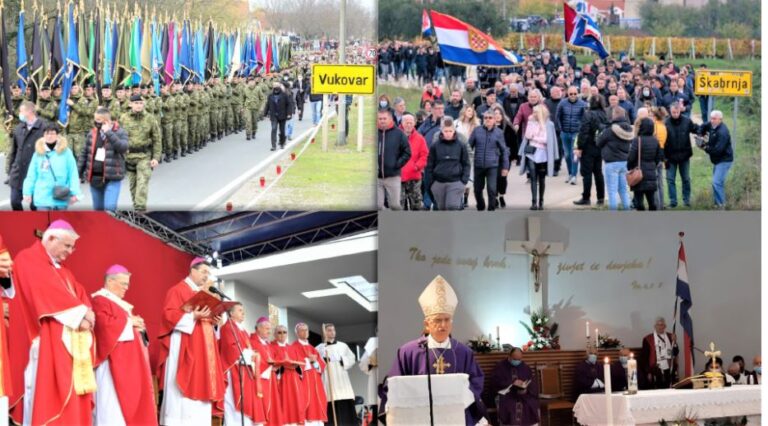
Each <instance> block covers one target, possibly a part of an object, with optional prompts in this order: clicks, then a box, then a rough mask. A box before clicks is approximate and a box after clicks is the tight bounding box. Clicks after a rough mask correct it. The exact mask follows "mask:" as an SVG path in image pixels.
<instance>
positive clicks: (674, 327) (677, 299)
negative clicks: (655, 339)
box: [672, 231, 685, 335]
mask: <svg viewBox="0 0 768 426" xmlns="http://www.w3.org/2000/svg"><path fill="white" fill-rule="evenodd" d="M677 236H678V237H679V239H680V244H678V246H677V251H678V253H679V252H680V246H681V245H682V244H683V237H685V232H683V231H680V232H678V233H677ZM677 267H678V268H679V267H680V255H679V254H678V256H677ZM675 276H677V271H675ZM675 283H677V278H675ZM679 301H680V298H679V297H677V293H675V311H674V312H675V313H674V316H673V317H672V318H673V321H672V334H675V335H676V333H675V330H676V329H677V305H678V304H679Z"/></svg>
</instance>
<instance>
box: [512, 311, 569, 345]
mask: <svg viewBox="0 0 768 426" xmlns="http://www.w3.org/2000/svg"><path fill="white" fill-rule="evenodd" d="M549 321H550V318H549V315H548V314H547V312H546V311H545V310H544V309H542V310H540V311H538V312H534V313H532V314H531V324H530V325H528V324H526V323H524V322H523V321H520V324H522V325H523V327H525V329H526V331H528V334H529V335H530V340H528V342H527V343H526V344H524V345H523V347H522V349H523V350H524V351H543V350H550V349H560V337H559V336H558V335H557V327H558V325H557V323H556V322H555V323H552V324H551V325H550V324H549Z"/></svg>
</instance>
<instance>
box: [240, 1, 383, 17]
mask: <svg viewBox="0 0 768 426" xmlns="http://www.w3.org/2000/svg"><path fill="white" fill-rule="evenodd" d="M249 2H250V5H251V8H252V9H253V8H256V7H259V6H260V5H262V4H263V1H262V0H249ZM337 2H338V1H337ZM347 2H349V3H351V2H355V3H357V4H360V5H362V6H363V7H365V8H366V9H368V10H369V11H370V12H371V13H372V14H373V16H376V14H375V12H376V3H377V0H347ZM349 3H347V4H349Z"/></svg>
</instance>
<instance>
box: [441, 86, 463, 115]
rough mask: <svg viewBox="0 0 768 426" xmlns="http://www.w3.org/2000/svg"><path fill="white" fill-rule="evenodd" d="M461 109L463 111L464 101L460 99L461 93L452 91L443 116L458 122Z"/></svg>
mask: <svg viewBox="0 0 768 426" xmlns="http://www.w3.org/2000/svg"><path fill="white" fill-rule="evenodd" d="M462 109H464V100H463V99H461V92H460V91H459V90H458V89H455V90H452V91H451V98H450V99H449V100H448V105H446V106H445V115H448V116H450V117H452V118H453V119H454V120H458V119H459V113H461V110H462Z"/></svg>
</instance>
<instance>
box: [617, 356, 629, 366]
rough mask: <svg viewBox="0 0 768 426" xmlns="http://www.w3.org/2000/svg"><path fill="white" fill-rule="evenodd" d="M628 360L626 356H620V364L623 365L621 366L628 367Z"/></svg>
mask: <svg viewBox="0 0 768 426" xmlns="http://www.w3.org/2000/svg"><path fill="white" fill-rule="evenodd" d="M628 360H629V358H627V357H625V356H620V357H619V362H620V363H621V365H627V361H628Z"/></svg>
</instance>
